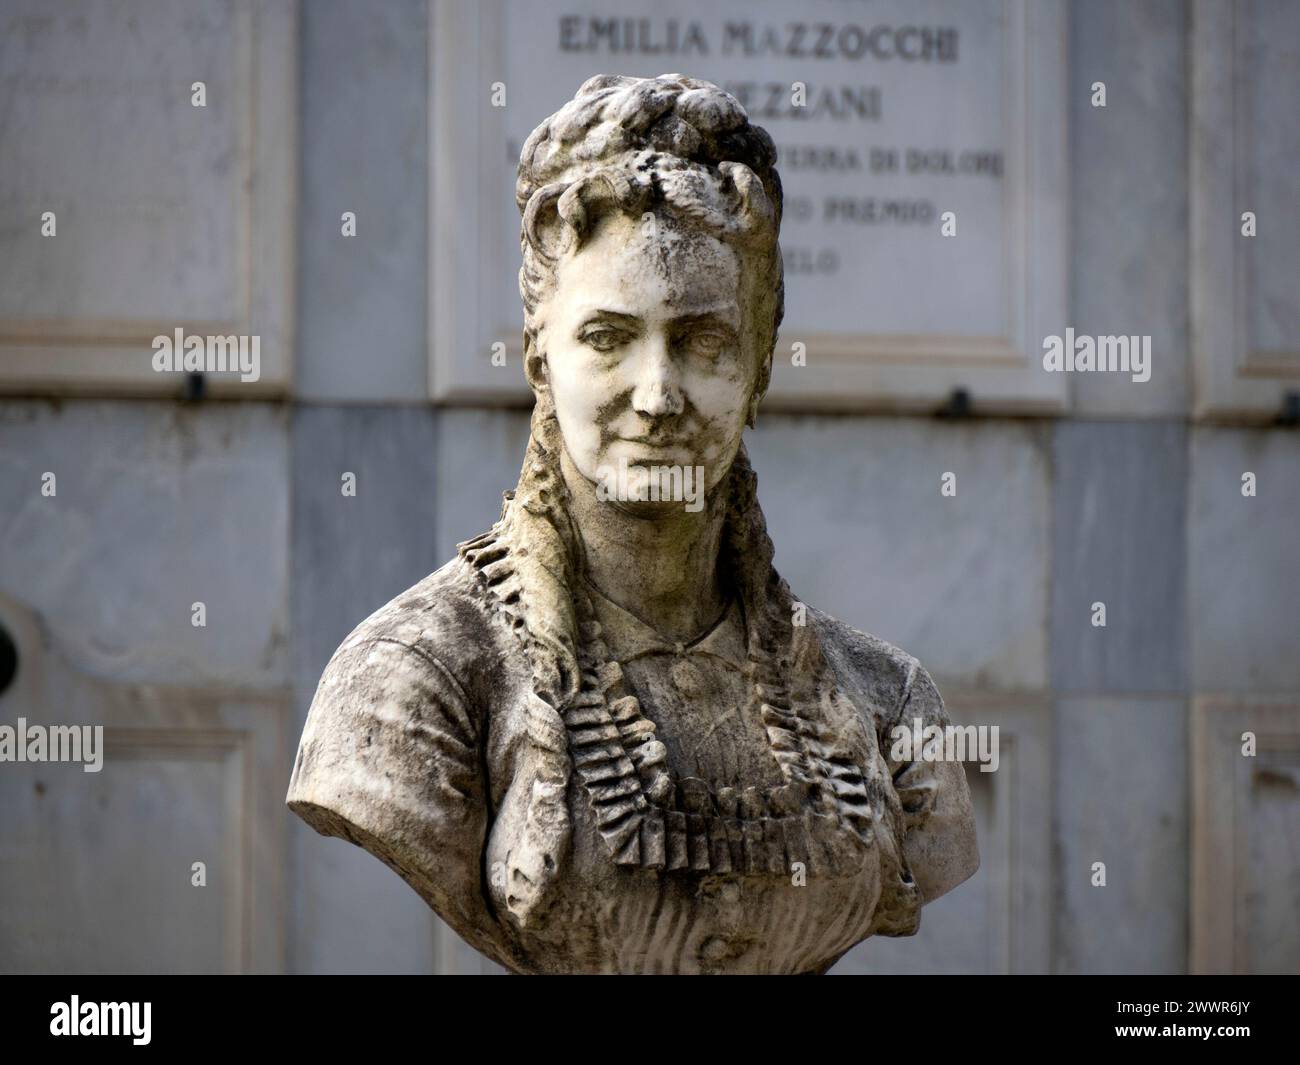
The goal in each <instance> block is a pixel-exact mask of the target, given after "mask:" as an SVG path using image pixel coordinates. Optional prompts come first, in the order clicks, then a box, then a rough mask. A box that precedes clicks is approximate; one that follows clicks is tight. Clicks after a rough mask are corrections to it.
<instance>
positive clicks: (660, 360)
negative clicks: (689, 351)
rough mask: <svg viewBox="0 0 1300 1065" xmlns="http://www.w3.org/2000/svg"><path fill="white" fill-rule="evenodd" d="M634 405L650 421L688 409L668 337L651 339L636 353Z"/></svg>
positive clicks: (633, 389)
mask: <svg viewBox="0 0 1300 1065" xmlns="http://www.w3.org/2000/svg"><path fill="white" fill-rule="evenodd" d="M636 360H637V364H636V368H635V374H636V378H635V383H634V385H633V387H632V406H633V407H634V408H635V409H636V411H637V412H638V413H640V414H644V415H645V416H646V417H648V418H664V417H671V416H672V415H675V414H681V412H682V410H683V409H684V408H685V405H686V404H685V401H684V399H683V397H682V389H681V374H680V371H679V369H678V367H677V364H676V362H674V361H673V357H672V352H671V351H669V349H668V344H667V342H666V340H665V338H663V337H661V336H650V337H647V338H646V339H645V341H644V343H643V344H641V345H640V348H639V350H638V351H637V353H636Z"/></svg>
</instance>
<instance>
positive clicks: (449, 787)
mask: <svg viewBox="0 0 1300 1065" xmlns="http://www.w3.org/2000/svg"><path fill="white" fill-rule="evenodd" d="M775 161H776V151H775V148H774V147H773V144H772V140H771V138H770V137H769V136H768V134H767V133H766V132H765V131H764V130H763V129H761V128H759V127H757V126H754V125H751V124H750V122H749V120H748V117H747V115H746V113H745V111H744V109H743V108H742V107H741V106H740V104H739V103H738V102H737V101H736V100H735V99H734V98H733V97H732V96H730V95H728V94H727V93H725V92H723V91H722V90H720V89H719V88H717V87H716V86H714V85H712V84H710V83H708V82H704V81H699V80H697V79H693V78H688V77H685V76H683V75H680V74H671V75H664V76H661V77H659V78H633V77H623V76H600V77H594V78H591V79H590V80H588V81H587V82H586V83H585V84H583V85H582V87H581V88H580V89H579V90H578V93H577V95H576V96H575V97H574V99H573V100H571V101H570V102H569V103H568V104H566V105H565V106H564V107H563V108H561V109H560V110H559V111H558V112H557V113H556V114H554V115H552V116H551V117H550V118H548V119H547V120H546V121H545V122H543V123H542V124H541V125H540V126H538V127H537V129H536V130H535V131H534V132H533V134H532V136H531V137H529V139H528V141H527V143H526V144H525V145H524V148H523V151H522V154H521V157H520V161H519V170H518V182H517V186H516V199H517V203H518V207H519V209H520V211H521V212H522V215H523V220H522V226H521V237H520V244H521V247H522V251H523V266H522V269H521V270H520V274H519V286H520V292H521V295H522V298H523V304H524V371H525V373H526V375H527V379H528V382H529V384H530V386H531V388H532V390H533V393H534V396H535V405H534V409H533V414H532V423H531V429H532V431H531V437H530V440H529V443H528V448H527V453H526V454H525V456H524V461H523V469H522V472H521V473H520V476H519V481H518V485H517V486H516V488H515V489H514V490H513V491H512V492H507V493H506V495H505V502H504V505H503V508H502V513H501V518H500V520H499V521H498V522H497V523H496V524H495V525H494V526H493V527H492V529H491V530H489V531H488V532H486V533H484V534H482V535H481V536H478V537H476V538H474V539H471V540H467V541H466V542H464V543H462V544H461V545H460V546H459V550H458V554H457V557H456V558H455V559H453V560H452V561H451V562H449V563H448V564H447V565H445V566H443V567H442V568H441V569H439V570H438V571H437V572H435V573H433V574H432V575H430V576H428V577H426V578H425V579H424V580H422V581H421V582H420V583H419V584H416V585H415V586H414V587H412V588H410V589H409V590H408V591H406V592H404V593H403V594H401V595H400V596H398V597H397V598H396V599H394V600H393V601H392V602H391V603H389V604H388V605H386V606H384V607H383V608H381V609H380V610H378V611H377V612H376V613H374V614H373V615H372V616H370V617H369V618H367V619H366V620H365V621H363V622H362V623H361V624H360V625H359V626H358V627H357V629H356V630H355V631H354V632H353V633H352V634H351V635H350V636H349V637H348V638H347V639H346V640H345V641H344V643H343V645H342V646H341V647H340V648H339V649H338V651H337V652H336V653H335V655H334V657H333V658H332V659H331V661H330V662H329V665H328V666H327V667H326V669H325V672H324V675H323V676H322V677H321V681H320V685H319V687H318V689H317V691H316V695H315V699H314V701H313V703H312V706H311V710H310V712H309V715H308V719H307V723H306V727H305V729H304V731H303V735H302V740H301V744H300V746H299V750H298V755H297V759H296V762H295V764H294V768H293V776H292V780H291V783H290V786H289V793H288V800H287V801H288V804H289V806H290V807H291V808H292V809H293V810H294V812H295V813H297V814H298V815H299V816H300V817H302V818H303V819H305V820H306V821H307V822H308V823H309V824H311V825H312V826H313V827H314V828H316V829H317V830H318V831H319V832H321V833H324V834H327V835H333V836H340V837H342V838H344V839H347V840H350V841H351V842H353V843H356V844H358V845H360V846H362V847H364V848H365V849H366V850H368V851H370V852H371V853H372V854H374V855H375V856H376V857H378V858H379V859H381V860H382V861H384V862H385V863H386V864H388V865H389V866H390V867H391V868H392V869H394V870H395V871H396V872H397V873H399V874H400V875H401V876H402V877H403V878H404V879H405V880H406V881H407V882H408V883H409V884H410V885H411V887H413V888H414V889H415V890H416V891H417V892H419V894H420V895H421V896H422V897H423V898H424V899H425V900H426V901H427V903H428V904H429V905H430V906H431V907H432V908H433V909H434V910H435V911H436V912H437V913H438V915H439V916H440V917H441V918H442V919H443V920H444V921H446V922H447V924H449V925H450V926H451V927H452V928H453V929H454V930H455V931H456V932H457V933H459V934H460V935H461V936H462V937H463V938H464V939H465V940H466V941H467V942H468V943H470V944H471V945H472V946H474V947H475V948H476V949H478V950H480V951H482V952H483V953H484V954H485V955H487V956H488V957H490V958H492V959H494V960H495V961H497V962H499V963H500V964H502V965H504V966H506V967H507V968H508V969H511V970H513V971H515V972H521V973H548V972H553V973H570V972H617V973H635V972H664V973H688V972H701V973H730V972H734V973H769V972H770V973H821V972H825V971H826V970H827V969H828V968H829V967H830V966H831V965H833V964H834V963H835V961H836V960H837V959H838V958H840V957H841V956H842V955H843V954H844V953H845V952H846V951H847V950H849V949H850V948H851V947H852V946H853V945H854V944H856V943H858V942H860V941H861V940H863V939H865V938H867V937H868V936H872V935H888V936H906V935H910V934H912V933H914V932H915V931H916V929H917V927H918V924H919V921H920V911H921V907H922V905H923V904H925V903H927V902H931V901H933V900H934V899H936V898H938V897H939V896H941V895H943V894H944V893H945V892H947V891H949V890H951V889H952V888H953V887H955V886H956V885H958V884H960V883H961V882H962V881H964V880H966V879H967V878H968V877H970V876H971V875H972V874H973V873H974V872H975V870H976V868H977V867H978V864H979V857H978V852H977V848H976V842H975V828H974V820H973V817H972V813H971V804H970V795H969V792H968V790H967V785H966V778H965V774H964V769H963V767H962V765H961V764H960V763H956V762H943V761H923V760H920V759H918V760H915V761H905V762H903V761H897V760H894V759H893V758H891V744H890V741H889V737H890V734H891V730H892V729H893V728H894V726H896V725H898V724H899V723H903V722H906V723H910V722H912V721H913V720H914V719H917V718H920V719H921V720H922V721H923V722H924V724H925V725H931V724H935V725H939V726H941V727H942V726H943V725H946V724H947V723H948V719H947V716H946V714H945V711H944V708H943V703H942V701H941V699H940V696H939V692H938V691H937V690H936V688H935V686H934V683H933V682H932V680H931V678H930V676H929V675H928V674H927V673H926V671H925V670H924V669H923V668H922V667H921V666H920V665H919V664H918V663H917V661H916V660H915V659H914V658H912V657H911V656H909V655H907V654H906V653H904V652H903V651H901V650H899V649H898V648H895V647H892V646H890V645H889V644H887V643H885V642H884V641H882V640H879V639H876V638H875V637H872V636H869V635H866V634H864V633H861V632H857V631H855V630H854V629H852V628H850V627H849V626H848V625H845V624H843V623H842V622H839V621H837V620H835V619H834V618H832V617H829V616H827V615H826V614H824V613H821V612H819V611H817V610H816V609H814V608H812V607H810V606H804V605H803V604H802V603H800V602H798V601H797V600H796V599H795V597H794V596H793V595H792V593H791V591H790V589H789V587H788V586H787V585H786V583H785V582H784V581H783V580H782V579H781V578H780V576H778V574H777V573H776V571H775V569H774V568H773V566H772V556H773V545H772V542H771V540H770V539H769V537H768V535H767V531H766V527H765V523H764V518H763V512H762V510H761V509H760V507H759V503H758V499H757V496H756V493H755V475H754V472H753V470H752V469H751V467H750V463H749V460H748V458H747V455H746V452H745V447H744V444H743V442H742V436H743V433H744V430H745V429H746V427H747V426H753V425H754V423H755V418H756V415H757V410H758V405H759V402H760V400H761V399H762V397H763V394H764V391H765V390H766V388H767V385H768V381H769V377H770V373H771V365H772V357H773V351H774V346H775V341H776V332H777V328H778V327H779V325H780V322H781V317H782V313H783V303H784V283H783V279H782V265H781V253H780V249H779V247H778V243H777V237H778V234H779V230H780V222H781V205H782V200H781V183H780V178H779V176H778V174H777V171H776V169H775V165H774V164H775ZM615 472H616V473H617V476H615V475H614V474H615ZM844 533H845V535H852V534H853V530H851V529H845V530H844Z"/></svg>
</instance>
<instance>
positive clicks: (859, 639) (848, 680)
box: [808, 607, 938, 733]
mask: <svg viewBox="0 0 1300 1065" xmlns="http://www.w3.org/2000/svg"><path fill="white" fill-rule="evenodd" d="M808 616H809V618H810V619H811V620H812V622H813V625H814V626H815V630H816V633H817V639H818V640H819V642H820V643H821V648H822V653H823V654H824V655H825V656H826V659H827V661H828V663H829V664H830V666H831V668H832V669H833V670H834V671H835V674H836V676H837V677H838V679H839V682H840V684H841V685H842V686H843V689H844V691H845V693H846V694H847V695H848V696H849V697H850V698H851V699H852V700H853V702H854V703H855V704H856V705H857V706H858V707H859V708H860V709H861V710H863V711H864V712H866V713H869V714H870V715H871V716H872V717H873V718H874V724H875V726H876V730H877V732H882V733H883V732H884V731H885V730H886V729H888V728H889V727H891V726H892V725H893V724H895V723H896V722H897V720H898V716H899V712H900V710H901V709H902V707H903V705H904V703H906V702H908V701H909V700H910V698H911V697H912V696H913V692H914V690H915V692H916V694H917V695H921V694H924V695H925V696H927V697H928V696H929V694H930V691H931V690H932V689H933V691H934V697H935V698H937V697H938V690H937V689H934V682H933V681H932V680H931V679H930V675H929V674H928V673H927V672H926V671H925V669H924V668H923V667H922V666H921V663H920V662H919V661H917V659H916V658H915V657H913V656H912V655H910V654H908V653H907V652H906V651H904V650H903V649H902V648H900V647H895V646H894V645H893V644H892V643H889V642H887V641H886V640H882V639H881V638H880V637H878V636H873V635H871V634H870V633H867V632H860V631H859V630H857V629H855V628H853V626H851V625H848V624H846V623H845V622H843V621H840V620H839V619H838V618H834V617H831V615H830V614H827V613H825V612H824V611H821V610H817V609H816V608H814V607H808Z"/></svg>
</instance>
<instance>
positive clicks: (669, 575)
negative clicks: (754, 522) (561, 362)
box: [560, 449, 726, 641]
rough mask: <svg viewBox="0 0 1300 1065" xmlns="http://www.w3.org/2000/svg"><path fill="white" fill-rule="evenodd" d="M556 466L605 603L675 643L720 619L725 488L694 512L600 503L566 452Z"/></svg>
mask: <svg viewBox="0 0 1300 1065" xmlns="http://www.w3.org/2000/svg"><path fill="white" fill-rule="evenodd" d="M560 468H561V470H562V471H563V474H564V481H565V484H566V485H567V487H568V489H569V498H570V500H571V505H570V509H571V513H572V516H573V520H574V523H575V524H576V525H577V528H578V533H579V535H580V536H581V537H582V543H583V546H584V548H585V554H586V563H587V577H588V578H589V579H590V580H591V582H592V583H593V584H595V585H596V587H597V588H598V589H600V591H601V592H602V593H603V594H604V595H605V597H606V598H608V599H611V600H613V601H614V602H615V603H617V604H618V605H619V606H621V607H622V608H623V609H624V610H626V611H628V613H630V614H632V615H634V616H635V617H638V618H640V619H641V620H642V621H644V622H645V623H646V624H647V625H650V626H652V627H653V628H655V629H656V630H658V631H659V632H660V633H661V634H662V635H663V636H665V637H667V638H668V639H672V640H679V641H686V640H690V639H693V638H694V637H695V636H697V635H699V633H701V632H702V631H704V629H706V628H707V627H708V626H709V625H710V624H711V623H712V622H714V621H716V620H717V618H718V614H719V613H720V612H721V610H722V607H723V605H724V599H725V596H726V593H725V591H724V589H722V588H721V587H720V582H719V579H718V550H719V545H720V542H721V536H722V525H723V520H724V519H725V517H726V502H725V499H724V498H723V497H724V494H725V489H722V490H719V491H716V492H713V493H710V494H709V495H708V496H707V497H706V501H705V506H704V508H703V509H702V510H699V511H696V512H694V513H692V512H690V511H687V510H686V509H685V508H684V507H683V506H682V505H681V504H674V505H663V504H635V503H618V502H613V501H606V500H601V499H599V498H598V497H597V495H596V486H595V485H594V484H593V483H592V482H591V481H589V480H587V478H586V477H584V476H583V475H582V474H581V473H579V472H578V470H577V468H576V467H575V466H574V465H573V462H572V460H571V459H570V458H569V455H568V452H567V451H565V450H564V449H561V454H560Z"/></svg>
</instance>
